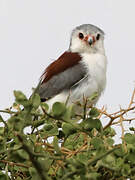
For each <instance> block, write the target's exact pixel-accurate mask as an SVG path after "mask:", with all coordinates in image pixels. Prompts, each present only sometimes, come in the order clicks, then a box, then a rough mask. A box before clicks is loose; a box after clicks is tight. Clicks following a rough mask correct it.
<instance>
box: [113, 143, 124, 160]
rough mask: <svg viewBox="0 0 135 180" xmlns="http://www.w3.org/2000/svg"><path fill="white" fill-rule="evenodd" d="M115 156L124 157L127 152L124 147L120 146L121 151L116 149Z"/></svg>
mask: <svg viewBox="0 0 135 180" xmlns="http://www.w3.org/2000/svg"><path fill="white" fill-rule="evenodd" d="M114 154H115V155H117V156H118V157H123V156H124V155H125V154H126V152H125V149H124V146H123V145H120V148H119V149H116V150H115V151H114Z"/></svg>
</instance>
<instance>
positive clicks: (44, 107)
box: [41, 102, 49, 111]
mask: <svg viewBox="0 0 135 180" xmlns="http://www.w3.org/2000/svg"><path fill="white" fill-rule="evenodd" d="M41 107H42V108H43V109H44V110H45V111H48V109H49V106H48V104H46V103H45V102H42V103H41Z"/></svg>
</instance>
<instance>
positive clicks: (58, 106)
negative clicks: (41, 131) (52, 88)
mask: <svg viewBox="0 0 135 180" xmlns="http://www.w3.org/2000/svg"><path fill="white" fill-rule="evenodd" d="M65 111H66V106H65V104H63V103H60V102H56V103H54V104H53V107H52V112H53V115H54V116H61V115H63V114H64V113H65Z"/></svg>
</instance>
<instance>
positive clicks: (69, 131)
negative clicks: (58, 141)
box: [62, 123, 77, 136]
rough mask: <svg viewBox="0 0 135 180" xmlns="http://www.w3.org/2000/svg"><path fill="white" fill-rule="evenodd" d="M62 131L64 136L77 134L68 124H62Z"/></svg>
mask: <svg viewBox="0 0 135 180" xmlns="http://www.w3.org/2000/svg"><path fill="white" fill-rule="evenodd" d="M62 130H63V132H64V134H65V135H66V136H68V135H71V134H74V133H76V132H77V130H76V128H75V127H74V126H73V125H71V124H70V123H62Z"/></svg>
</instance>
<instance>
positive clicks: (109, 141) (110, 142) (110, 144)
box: [106, 138, 114, 146]
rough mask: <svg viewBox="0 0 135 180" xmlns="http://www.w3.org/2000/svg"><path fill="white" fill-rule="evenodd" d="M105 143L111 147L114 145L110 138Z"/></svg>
mask: <svg viewBox="0 0 135 180" xmlns="http://www.w3.org/2000/svg"><path fill="white" fill-rule="evenodd" d="M106 141H107V143H108V144H109V146H112V145H113V144H114V140H113V139H112V138H107V140H106Z"/></svg>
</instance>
